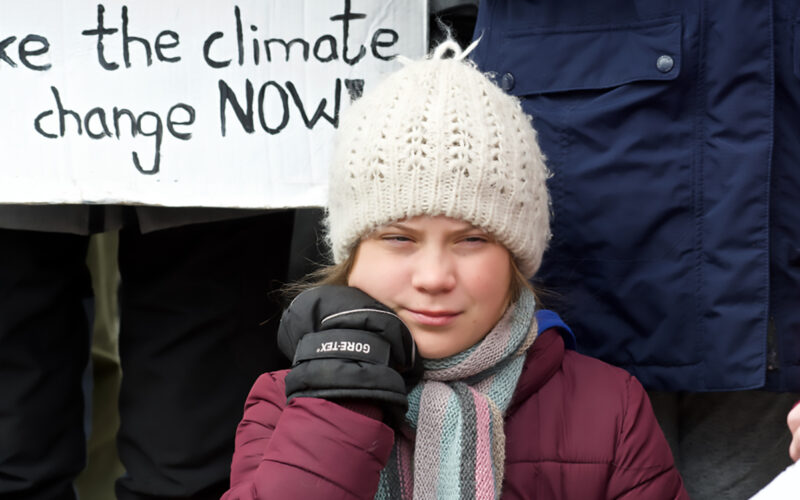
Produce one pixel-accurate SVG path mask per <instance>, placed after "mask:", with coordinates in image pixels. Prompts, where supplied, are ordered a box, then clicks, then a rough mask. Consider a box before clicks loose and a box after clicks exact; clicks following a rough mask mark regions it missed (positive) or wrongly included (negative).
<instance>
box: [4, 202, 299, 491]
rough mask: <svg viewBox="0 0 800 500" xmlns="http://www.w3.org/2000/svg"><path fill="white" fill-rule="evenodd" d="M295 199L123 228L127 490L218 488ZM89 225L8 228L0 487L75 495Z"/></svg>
mask: <svg viewBox="0 0 800 500" xmlns="http://www.w3.org/2000/svg"><path fill="white" fill-rule="evenodd" d="M292 220H293V214H292V212H275V213H270V214H267V215H259V216H253V217H247V218H241V219H235V220H229V221H222V222H214V223H207V224H194V225H188V226H182V227H178V228H174V229H166V230H162V231H156V232H153V233H148V234H144V235H142V234H139V232H138V230H137V229H136V228H126V229H123V230H122V231H121V233H120V250H119V265H120V273H121V289H120V311H121V313H120V314H121V318H120V321H121V325H120V357H121V360H122V368H123V378H122V388H121V393H120V418H121V427H120V431H119V438H118V440H119V445H118V448H119V454H120V458H121V460H122V462H123V465H124V466H125V469H126V475H125V476H124V477H122V478H121V479H120V480H119V481H118V482H117V495H118V497H119V498H121V499H151V498H153V499H155V498H194V499H206V498H209V499H210V498H214V499H216V498H219V496H220V495H221V494H222V493H223V492H224V491H225V489H226V487H227V483H228V474H229V467H230V459H231V455H232V453H233V442H234V441H233V438H234V433H235V429H236V424H237V423H238V421H239V419H240V418H241V415H242V409H243V403H244V400H245V398H246V395H247V392H248V391H249V389H250V386H251V385H252V383H253V381H254V380H255V379H256V378H257V377H258V375H260V374H261V373H263V372H265V371H270V370H275V369H280V368H283V367H285V366H286V365H287V364H288V361H286V360H285V359H284V358H283V356H282V355H281V354H280V353H279V352H278V350H277V347H276V342H275V331H276V329H277V323H278V320H279V319H280V309H281V304H280V302H279V301H280V298H279V297H277V296H276V295H275V294H274V293H273V292H274V289H275V288H276V287H277V286H278V285H279V284H280V283H281V282H283V281H284V280H285V277H286V272H287V269H288V259H289V248H290V240H291V232H292ZM87 241H88V238H87V237H85V236H75V235H66V234H56V233H44V232H32V231H13V230H0V498H3V499H6V498H8V499H14V498H24V499H26V500H27V499H48V500H49V499H70V500H71V499H74V498H75V494H74V491H73V487H72V480H73V479H74V477H75V476H76V475H77V474H78V472H79V471H80V470H81V469H82V467H83V466H84V464H85V460H86V458H85V441H86V436H85V432H84V426H83V415H84V400H83V398H84V395H83V391H82V388H81V377H82V374H83V372H84V369H85V367H86V363H87V361H88V353H89V340H90V339H89V328H88V327H89V324H88V323H89V322H88V320H87V314H86V308H85V304H86V300H87V298H89V297H90V294H91V289H90V285H89V276H88V271H87V270H86V266H85V263H84V262H85V256H86V248H87Z"/></svg>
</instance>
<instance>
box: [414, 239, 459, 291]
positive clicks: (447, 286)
mask: <svg viewBox="0 0 800 500" xmlns="http://www.w3.org/2000/svg"><path fill="white" fill-rule="evenodd" d="M455 271H456V270H455V263H454V262H453V259H452V257H450V256H448V255H447V252H444V251H442V250H440V249H431V248H423V249H421V250H420V251H419V252H418V254H417V259H416V262H415V266H414V274H413V277H412V285H413V286H414V288H416V289H418V290H420V291H424V292H426V293H443V292H448V291H450V290H452V289H453V287H454V286H455V284H456V272H455Z"/></svg>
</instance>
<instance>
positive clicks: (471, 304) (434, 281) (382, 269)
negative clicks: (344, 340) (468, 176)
mask: <svg viewBox="0 0 800 500" xmlns="http://www.w3.org/2000/svg"><path fill="white" fill-rule="evenodd" d="M511 272H512V271H511V255H510V254H509V253H508V250H506V248H505V247H504V246H503V245H501V244H500V243H498V242H496V241H495V240H494V239H493V238H492V237H491V236H489V235H488V234H487V233H485V232H484V231H482V230H481V229H478V228H475V227H473V226H472V225H470V224H469V223H467V222H463V221H459V220H455V219H450V218H448V217H443V216H437V217H430V216H420V217H414V218H412V219H407V220H404V221H400V222H395V223H392V224H388V225H386V226H382V227H380V228H378V229H377V230H376V231H375V232H374V233H372V234H371V235H369V236H368V237H367V238H366V239H364V240H363V241H361V243H360V244H359V246H358V248H357V249H356V256H355V262H354V263H353V267H352V270H351V271H350V275H349V277H348V280H347V284H348V285H350V286H353V287H356V288H359V289H361V290H362V291H363V292H365V293H367V294H369V295H371V296H372V297H374V298H375V299H376V300H378V301H380V302H382V303H384V304H386V305H387V306H389V307H390V308H392V309H393V310H394V311H395V312H396V313H397V314H398V316H400V318H401V319H402V320H403V322H404V323H405V324H406V326H408V329H409V330H410V331H411V335H412V336H413V337H414V341H415V342H416V344H417V348H418V349H419V352H420V354H421V355H422V356H423V357H425V358H428V359H439V358H445V357H447V356H452V355H453V354H457V353H459V352H462V351H464V350H466V349H468V348H469V347H471V346H473V345H475V344H476V343H477V342H478V341H480V340H481V339H482V338H483V337H484V336H485V335H486V334H487V333H489V330H490V329H491V328H492V327H493V326H494V325H495V324H496V323H497V322H498V321H499V320H500V317H501V316H502V315H503V313H504V312H505V310H506V308H507V307H508V305H509V296H510V288H511Z"/></svg>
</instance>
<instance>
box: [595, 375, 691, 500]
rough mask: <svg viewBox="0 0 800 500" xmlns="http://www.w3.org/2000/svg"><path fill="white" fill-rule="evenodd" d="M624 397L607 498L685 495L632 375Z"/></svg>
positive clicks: (673, 496) (643, 396)
mask: <svg viewBox="0 0 800 500" xmlns="http://www.w3.org/2000/svg"><path fill="white" fill-rule="evenodd" d="M626 401H627V404H626V408H625V410H624V412H625V413H624V415H623V419H622V423H621V425H620V428H619V430H618V432H619V435H618V437H617V450H616V453H615V460H614V470H613V472H612V477H611V480H610V481H609V488H608V498H614V499H620V500H623V499H625V500H628V499H630V500H632V499H638V498H664V499H666V498H670V499H688V498H689V495H688V494H687V493H686V490H685V489H684V487H683V481H682V479H681V476H680V474H679V473H678V470H677V469H676V468H675V463H674V460H673V458H672V452H671V451H670V449H669V445H668V444H667V440H666V438H664V434H663V433H662V432H661V428H660V427H659V425H658V421H656V417H655V415H654V414H653V409H652V407H651V406H650V401H649V399H648V398H647V393H645V391H644V389H643V388H642V385H641V384H640V383H639V381H638V380H636V379H635V378H633V377H629V379H628V384H627V398H626Z"/></svg>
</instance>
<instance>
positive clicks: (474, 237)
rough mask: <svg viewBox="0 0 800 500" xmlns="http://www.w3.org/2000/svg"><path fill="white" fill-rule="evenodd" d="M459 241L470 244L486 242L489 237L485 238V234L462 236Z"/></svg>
mask: <svg viewBox="0 0 800 500" xmlns="http://www.w3.org/2000/svg"><path fill="white" fill-rule="evenodd" d="M461 241H463V242H465V243H470V244H479V243H488V242H489V238H487V237H486V236H478V235H471V236H466V237H464V239H463V240H461Z"/></svg>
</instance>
